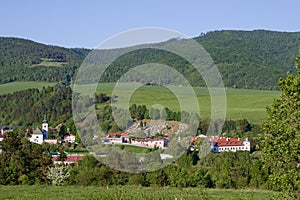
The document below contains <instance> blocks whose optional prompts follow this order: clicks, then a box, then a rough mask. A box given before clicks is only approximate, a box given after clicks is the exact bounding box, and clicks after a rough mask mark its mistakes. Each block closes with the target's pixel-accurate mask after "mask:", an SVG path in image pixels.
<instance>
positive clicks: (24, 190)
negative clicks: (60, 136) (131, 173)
mask: <svg viewBox="0 0 300 200" xmlns="http://www.w3.org/2000/svg"><path fill="white" fill-rule="evenodd" d="M0 199H30V200H32V199H43V200H48V199H56V200H59V199H109V200H115V199H116V200H119V199H123V200H125V199H128V200H129V199H143V200H147V199H170V200H174V199H178V200H179V199H191V200H193V199H197V200H201V199H210V200H214V199H222V200H226V199H228V200H229V199H232V200H233V199H234V200H235V199H249V200H250V199H251V200H256V199H257V200H260V199H279V193H276V192H272V191H259V190H229V189H200V188H182V189H180V188H165V187H134V186H125V187H124V186H108V187H99V186H98V187H97V186H85V187H84V186H39V185H33V186H25V185H20V186H0Z"/></svg>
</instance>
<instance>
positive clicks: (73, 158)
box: [52, 155, 84, 164]
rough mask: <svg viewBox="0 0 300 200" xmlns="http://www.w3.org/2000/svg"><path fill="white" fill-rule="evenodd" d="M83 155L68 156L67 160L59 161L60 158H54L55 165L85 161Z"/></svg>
mask: <svg viewBox="0 0 300 200" xmlns="http://www.w3.org/2000/svg"><path fill="white" fill-rule="evenodd" d="M83 157H84V156H83V155H67V157H66V160H64V161H59V160H58V158H59V156H55V157H52V161H53V164H71V163H76V162H78V161H79V160H81V159H83Z"/></svg>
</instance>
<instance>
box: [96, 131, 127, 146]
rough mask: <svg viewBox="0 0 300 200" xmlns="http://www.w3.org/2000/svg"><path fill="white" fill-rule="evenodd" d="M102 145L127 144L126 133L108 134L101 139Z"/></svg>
mask: <svg viewBox="0 0 300 200" xmlns="http://www.w3.org/2000/svg"><path fill="white" fill-rule="evenodd" d="M102 143H103V144H127V143H129V135H128V134H127V133H110V134H107V135H105V138H103V139H102Z"/></svg>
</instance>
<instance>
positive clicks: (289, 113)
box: [261, 55, 300, 192]
mask: <svg viewBox="0 0 300 200" xmlns="http://www.w3.org/2000/svg"><path fill="white" fill-rule="evenodd" d="M296 67H297V70H298V72H297V75H292V74H289V73H288V74H287V75H286V79H283V78H280V80H279V86H280V90H281V94H280V96H279V97H278V98H277V99H275V100H274V103H273V105H272V107H270V108H268V109H267V113H268V118H267V121H266V122H265V123H264V124H263V132H264V134H263V135H262V137H261V148H262V156H261V160H262V162H263V166H264V168H267V169H269V170H270V173H271V174H270V176H269V182H270V184H271V187H272V189H275V190H279V191H291V192H293V191H295V190H299V189H300V55H299V57H298V58H297V59H296Z"/></svg>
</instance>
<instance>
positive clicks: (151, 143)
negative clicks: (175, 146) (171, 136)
mask: <svg viewBox="0 0 300 200" xmlns="http://www.w3.org/2000/svg"><path fill="white" fill-rule="evenodd" d="M167 142H168V140H167V139H165V138H134V139H132V140H131V144H132V145H136V146H142V147H148V148H158V149H164V148H166V146H167Z"/></svg>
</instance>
